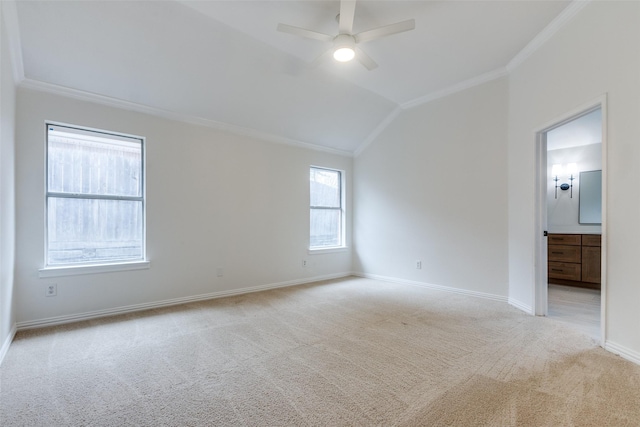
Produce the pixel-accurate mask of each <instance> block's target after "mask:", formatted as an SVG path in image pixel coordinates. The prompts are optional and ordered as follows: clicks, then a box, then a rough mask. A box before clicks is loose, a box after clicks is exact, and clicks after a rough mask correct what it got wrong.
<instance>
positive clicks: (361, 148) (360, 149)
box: [353, 106, 402, 157]
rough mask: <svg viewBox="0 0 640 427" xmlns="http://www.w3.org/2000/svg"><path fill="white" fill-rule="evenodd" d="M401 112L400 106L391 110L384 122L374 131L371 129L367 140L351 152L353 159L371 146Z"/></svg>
mask: <svg viewBox="0 0 640 427" xmlns="http://www.w3.org/2000/svg"><path fill="white" fill-rule="evenodd" d="M401 112H402V108H401V107H400V106H397V107H396V108H395V109H393V111H391V113H389V114H388V115H387V117H385V118H384V120H383V121H381V122H380V123H379V124H378V126H376V127H375V129H373V131H372V132H371V133H370V134H369V136H367V138H366V139H365V140H364V141H362V143H361V144H360V145H359V146H358V148H356V150H355V151H354V152H353V155H354V157H358V156H359V155H360V154H362V152H363V151H364V150H365V149H366V148H367V147H368V146H369V144H371V143H372V142H373V141H374V140H375V139H376V138H377V137H378V136H380V134H381V133H382V132H383V131H384V130H385V129H386V128H387V127H388V126H389V125H390V124H391V122H393V121H394V120H395V119H396V117H398V116H399V115H400V113H401Z"/></svg>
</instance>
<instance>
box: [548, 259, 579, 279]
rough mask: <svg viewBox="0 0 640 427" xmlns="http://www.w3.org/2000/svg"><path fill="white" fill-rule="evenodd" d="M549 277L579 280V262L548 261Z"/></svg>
mask: <svg viewBox="0 0 640 427" xmlns="http://www.w3.org/2000/svg"><path fill="white" fill-rule="evenodd" d="M547 274H548V275H549V278H550V279H565V280H575V281H580V279H581V276H580V264H573V263H570V262H549V271H548V273H547Z"/></svg>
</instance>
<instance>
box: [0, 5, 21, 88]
mask: <svg viewBox="0 0 640 427" xmlns="http://www.w3.org/2000/svg"><path fill="white" fill-rule="evenodd" d="M0 8H2V19H3V21H4V24H5V26H6V28H7V38H8V41H9V52H10V55H11V66H12V68H13V80H14V82H16V83H20V82H22V81H23V80H24V61H23V59H22V43H21V41H20V24H19V23H18V9H17V7H16V2H15V1H14V0H3V1H0Z"/></svg>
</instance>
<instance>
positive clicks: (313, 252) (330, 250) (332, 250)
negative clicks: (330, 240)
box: [308, 246, 349, 255]
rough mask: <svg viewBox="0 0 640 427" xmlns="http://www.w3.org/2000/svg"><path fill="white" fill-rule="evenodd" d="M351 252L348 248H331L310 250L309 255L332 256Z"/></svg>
mask: <svg viewBox="0 0 640 427" xmlns="http://www.w3.org/2000/svg"><path fill="white" fill-rule="evenodd" d="M348 250H349V248H348V247H346V246H331V247H328V248H310V249H309V250H308V253H309V255H319V254H332V253H339V252H347V251H348Z"/></svg>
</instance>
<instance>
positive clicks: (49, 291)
mask: <svg viewBox="0 0 640 427" xmlns="http://www.w3.org/2000/svg"><path fill="white" fill-rule="evenodd" d="M45 295H46V296H48V297H55V296H56V295H58V285H57V284H55V283H52V284H50V285H47V288H46V289H45Z"/></svg>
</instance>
